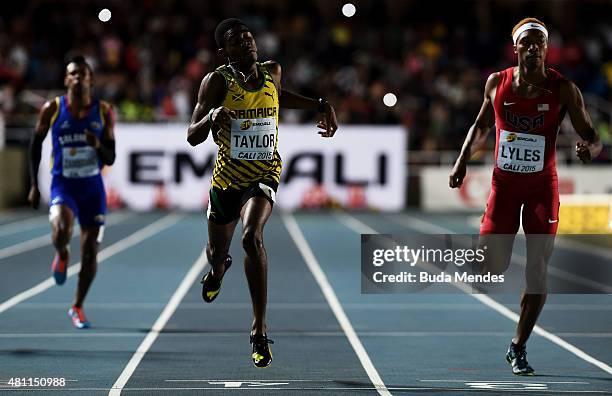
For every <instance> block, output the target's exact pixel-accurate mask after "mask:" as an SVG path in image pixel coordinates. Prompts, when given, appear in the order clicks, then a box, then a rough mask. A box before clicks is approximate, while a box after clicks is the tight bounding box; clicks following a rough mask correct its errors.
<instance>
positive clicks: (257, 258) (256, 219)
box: [240, 197, 272, 334]
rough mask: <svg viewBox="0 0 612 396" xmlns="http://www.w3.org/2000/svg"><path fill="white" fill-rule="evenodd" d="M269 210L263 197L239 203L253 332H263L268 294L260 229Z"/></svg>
mask: <svg viewBox="0 0 612 396" xmlns="http://www.w3.org/2000/svg"><path fill="white" fill-rule="evenodd" d="M270 213H272V205H271V204H270V202H269V201H268V200H267V199H266V198H263V197H252V198H250V199H249V200H248V201H247V202H246V204H245V205H244V206H243V207H242V212H241V214H240V215H241V217H242V247H243V248H244V251H245V253H246V256H245V258H244V272H245V273H246V277H247V282H248V283H249V291H250V293H251V301H252V302H253V316H254V319H253V329H252V330H253V331H252V333H253V334H264V333H265V332H266V303H267V298H268V258H267V256H266V249H265V247H264V244H263V229H264V226H265V224H266V221H268V218H269V217H270Z"/></svg>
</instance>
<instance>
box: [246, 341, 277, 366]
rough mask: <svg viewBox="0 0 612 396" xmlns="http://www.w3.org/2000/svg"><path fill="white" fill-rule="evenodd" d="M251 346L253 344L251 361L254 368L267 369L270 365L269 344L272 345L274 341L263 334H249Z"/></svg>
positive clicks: (270, 353)
mask: <svg viewBox="0 0 612 396" xmlns="http://www.w3.org/2000/svg"><path fill="white" fill-rule="evenodd" d="M251 344H253V353H252V354H251V359H253V364H254V365H255V367H257V368H265V367H268V366H269V365H270V363H272V350H271V349H270V346H269V344H274V341H272V340H271V339H269V338H268V336H267V335H265V334H251Z"/></svg>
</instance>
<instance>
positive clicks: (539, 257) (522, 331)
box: [512, 234, 555, 345]
mask: <svg viewBox="0 0 612 396" xmlns="http://www.w3.org/2000/svg"><path fill="white" fill-rule="evenodd" d="M526 239H527V266H526V269H525V278H526V288H525V291H524V292H523V295H522V297H521V315H520V318H519V322H518V325H517V327H516V336H515V337H514V338H513V339H512V342H514V343H515V344H516V345H524V344H525V343H526V342H527V339H529V336H530V335H531V332H532V331H533V327H534V326H535V324H536V321H537V320H538V317H539V316H540V312H542V308H543V307H544V303H545V302H546V296H547V293H546V275H547V267H548V260H549V259H550V256H551V254H552V250H553V246H554V240H555V236H554V235H530V234H527V235H526Z"/></svg>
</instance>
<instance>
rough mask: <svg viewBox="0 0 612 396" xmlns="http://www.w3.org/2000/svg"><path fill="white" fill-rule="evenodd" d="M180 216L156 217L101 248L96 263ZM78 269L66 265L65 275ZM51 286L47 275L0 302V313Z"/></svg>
mask: <svg viewBox="0 0 612 396" xmlns="http://www.w3.org/2000/svg"><path fill="white" fill-rule="evenodd" d="M181 217H183V216H182V215H175V214H169V215H166V216H164V217H162V218H161V219H158V220H157V221H155V222H153V223H151V224H149V225H148V226H146V227H144V228H141V229H140V230H138V231H136V232H135V233H133V234H131V235H129V236H128V237H126V238H124V239H122V240H120V241H118V242H116V243H114V244H112V245H110V246H109V247H107V248H105V249H102V250H101V251H100V252H99V253H98V263H101V262H103V261H104V260H106V259H108V258H110V257H112V256H114V255H115V254H117V253H120V252H122V251H124V250H126V249H128V248H131V247H132V246H134V245H136V244H138V243H140V242H142V241H144V240H145V239H147V238H150V237H152V236H153V235H155V234H157V233H158V232H161V231H163V230H164V229H166V228H168V227H170V226H172V225H174V224H176V223H177V222H178V221H179V220H180V219H181ZM80 270H81V262H78V263H76V264H74V265H71V266H70V267H68V271H67V272H68V273H67V277H71V276H73V275H74V274H77V273H78V272H79V271H80ZM53 286H55V280H54V279H53V278H52V277H49V278H47V279H45V280H44V281H42V282H40V283H39V284H38V285H36V286H34V287H31V288H29V289H28V290H25V291H23V292H21V293H19V294H17V295H15V296H13V297H11V298H9V299H8V300H6V301H4V302H3V303H1V304H0V314H1V313H2V312H4V311H6V310H7V309H9V308H11V307H14V306H15V305H17V304H19V303H21V302H23V301H25V300H27V299H28V298H30V297H33V296H35V295H37V294H39V293H42V292H44V291H45V290H47V289H49V288H50V287H53Z"/></svg>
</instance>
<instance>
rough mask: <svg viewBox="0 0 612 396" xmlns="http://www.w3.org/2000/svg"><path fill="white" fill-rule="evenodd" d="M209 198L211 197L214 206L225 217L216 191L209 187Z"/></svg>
mask: <svg viewBox="0 0 612 396" xmlns="http://www.w3.org/2000/svg"><path fill="white" fill-rule="evenodd" d="M210 199H212V201H213V205H214V206H215V208H216V209H218V210H219V212H221V216H223V217H225V213H223V208H222V207H221V203H220V202H219V197H217V192H216V191H215V190H214V189H213V188H211V189H210Z"/></svg>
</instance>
